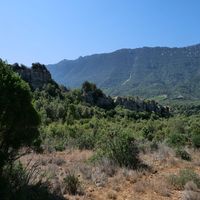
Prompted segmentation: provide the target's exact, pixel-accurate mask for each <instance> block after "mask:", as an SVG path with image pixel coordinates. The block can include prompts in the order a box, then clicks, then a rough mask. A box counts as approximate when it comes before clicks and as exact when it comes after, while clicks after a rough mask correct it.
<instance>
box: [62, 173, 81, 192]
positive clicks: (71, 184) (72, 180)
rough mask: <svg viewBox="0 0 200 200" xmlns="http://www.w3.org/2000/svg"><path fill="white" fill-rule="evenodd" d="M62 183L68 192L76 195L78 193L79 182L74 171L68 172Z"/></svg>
mask: <svg viewBox="0 0 200 200" xmlns="http://www.w3.org/2000/svg"><path fill="white" fill-rule="evenodd" d="M64 183H65V189H66V190H67V192H68V193H69V194H72V195H76V194H78V193H79V189H80V186H81V183H80V181H79V179H78V177H77V176H76V175H75V174H74V173H71V172H69V174H67V176H66V177H65V178H64Z"/></svg>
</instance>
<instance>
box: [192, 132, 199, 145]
mask: <svg viewBox="0 0 200 200" xmlns="http://www.w3.org/2000/svg"><path fill="white" fill-rule="evenodd" d="M192 144H193V146H194V147H195V148H200V134H198V135H193V136H192Z"/></svg>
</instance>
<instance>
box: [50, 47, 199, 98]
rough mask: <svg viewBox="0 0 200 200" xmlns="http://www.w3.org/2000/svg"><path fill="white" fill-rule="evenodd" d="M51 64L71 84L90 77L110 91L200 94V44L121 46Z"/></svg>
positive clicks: (59, 77)
mask: <svg viewBox="0 0 200 200" xmlns="http://www.w3.org/2000/svg"><path fill="white" fill-rule="evenodd" d="M47 67H48V69H49V70H50V72H51V73H52V76H53V78H54V79H55V80H56V81H57V82H59V83H62V84H64V85H66V86H68V87H79V86H80V85H81V83H82V82H83V81H85V80H89V81H92V82H95V83H96V84H97V85H98V86H99V87H101V88H102V89H104V91H106V92H107V93H108V94H110V95H139V96H143V97H153V96H158V95H167V96H168V97H171V98H176V97H178V96H180V95H182V96H183V97H185V98H200V89H199V88H200V87H199V86H200V45H195V46H190V47H185V48H166V47H155V48H148V47H144V48H138V49H121V50H118V51H115V52H113V53H107V54H96V55H91V56H86V57H80V58H78V59H77V60H63V61H61V62H59V63H58V64H54V65H48V66H47Z"/></svg>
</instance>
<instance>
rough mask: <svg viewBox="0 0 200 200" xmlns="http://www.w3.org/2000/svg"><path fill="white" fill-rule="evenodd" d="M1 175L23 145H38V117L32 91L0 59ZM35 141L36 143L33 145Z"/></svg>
mask: <svg viewBox="0 0 200 200" xmlns="http://www.w3.org/2000/svg"><path fill="white" fill-rule="evenodd" d="M0 94H1V95H0V176H1V170H2V167H3V166H4V165H5V164H6V162H12V160H14V159H15V157H16V154H17V152H18V151H17V150H18V149H19V148H20V147H22V146H31V145H34V144H39V143H38V142H36V140H37V138H38V136H39V132H38V125H39V122H40V120H39V116H38V114H37V112H36V110H35V109H34V107H33V105H32V103H31V92H30V88H29V86H28V84H27V83H25V82H24V81H23V80H22V79H21V78H20V77H19V76H18V75H17V74H16V73H14V72H13V71H12V70H11V69H10V68H9V66H8V65H6V64H5V63H4V62H2V61H1V60H0ZM34 142H35V143H34Z"/></svg>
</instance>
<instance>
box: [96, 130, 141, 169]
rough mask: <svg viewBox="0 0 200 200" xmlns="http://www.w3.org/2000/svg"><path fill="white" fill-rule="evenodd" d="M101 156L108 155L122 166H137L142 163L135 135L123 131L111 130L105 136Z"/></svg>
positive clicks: (107, 156) (101, 146) (100, 150)
mask: <svg viewBox="0 0 200 200" xmlns="http://www.w3.org/2000/svg"><path fill="white" fill-rule="evenodd" d="M99 145H100V149H99V155H98V156H99V157H101V158H102V157H106V158H108V159H110V160H112V161H114V162H115V163H116V164H117V165H119V166H120V167H128V168H136V167H138V165H139V164H140V160H139V156H138V154H139V150H138V147H137V145H136V143H135V139H134V137H132V136H130V135H128V134H126V133H121V132H111V133H110V134H108V135H107V136H106V137H103V139H102V141H101V143H100V144H99Z"/></svg>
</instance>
